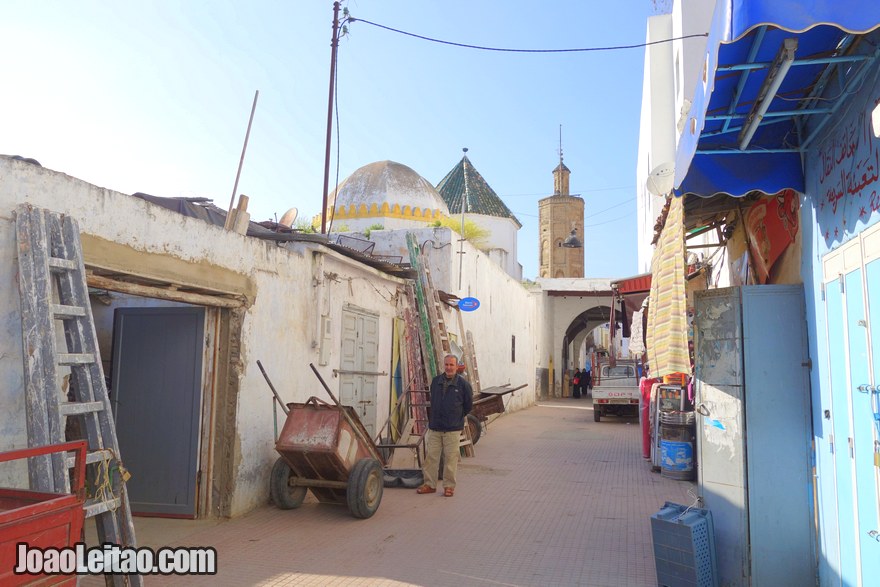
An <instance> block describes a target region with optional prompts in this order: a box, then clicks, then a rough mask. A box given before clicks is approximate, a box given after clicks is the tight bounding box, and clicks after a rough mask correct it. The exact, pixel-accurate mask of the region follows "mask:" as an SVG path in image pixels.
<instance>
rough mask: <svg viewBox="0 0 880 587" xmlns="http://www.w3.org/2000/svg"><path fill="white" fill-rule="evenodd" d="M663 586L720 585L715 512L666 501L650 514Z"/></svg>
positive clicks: (658, 576)
mask: <svg viewBox="0 0 880 587" xmlns="http://www.w3.org/2000/svg"><path fill="white" fill-rule="evenodd" d="M651 538H652V539H653V541H654V563H655V566H656V567H657V585H659V586H660V587H688V586H691V585H693V586H694V587H717V586H718V580H717V575H718V574H717V572H716V566H715V535H714V529H713V527H712V512H710V511H709V510H704V509H699V508H687V507H685V506H683V505H679V504H677V503H671V502H668V501H667V502H666V503H665V504H664V505H663V507H662V508H660V511H659V512H657V513H656V514H654V515H653V516H651Z"/></svg>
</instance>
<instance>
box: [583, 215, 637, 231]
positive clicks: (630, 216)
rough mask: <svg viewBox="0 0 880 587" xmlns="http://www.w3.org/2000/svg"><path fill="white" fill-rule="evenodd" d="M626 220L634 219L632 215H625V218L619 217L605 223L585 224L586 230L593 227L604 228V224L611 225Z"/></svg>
mask: <svg viewBox="0 0 880 587" xmlns="http://www.w3.org/2000/svg"><path fill="white" fill-rule="evenodd" d="M624 218H632V215H631V214H625V215H623V216H618V217H617V218H612V219H611V220H606V221H605V222H596V223H595V224H584V228H591V227H593V226H602V225H603V224H611V223H612V222H617V221H618V220H623V219H624Z"/></svg>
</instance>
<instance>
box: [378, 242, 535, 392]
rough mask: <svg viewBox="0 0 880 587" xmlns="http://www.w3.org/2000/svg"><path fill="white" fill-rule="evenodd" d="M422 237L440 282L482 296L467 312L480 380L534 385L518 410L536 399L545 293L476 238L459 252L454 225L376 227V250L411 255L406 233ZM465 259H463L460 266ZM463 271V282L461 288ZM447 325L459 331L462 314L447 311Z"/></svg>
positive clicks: (461, 292) (449, 290)
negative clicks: (510, 269) (525, 284)
mask: <svg viewBox="0 0 880 587" xmlns="http://www.w3.org/2000/svg"><path fill="white" fill-rule="evenodd" d="M407 232H411V233H412V234H413V235H414V236H415V237H416V242H418V243H419V246H420V247H421V249H422V251H423V252H424V254H425V256H426V258H427V260H428V266H429V268H430V270H431V277H432V280H433V282H434V287H435V288H437V289H439V290H442V291H445V292H447V293H451V294H454V295H457V296H459V297H468V296H471V297H476V298H477V299H479V300H480V304H481V305H480V308H479V309H478V310H476V311H474V312H463V313H462V323H463V324H464V328H465V330H470V331H472V332H473V336H474V346H475V347H476V352H477V365H478V367H479V371H480V381H481V382H482V384H483V385H484V386H492V385H502V384H505V383H510V384H511V385H513V386H517V385H520V384H523V383H527V384H528V385H529V387H528V388H526V389H523V390H521V391H518V392H516V393H515V394H514V398H513V399H512V400H511V403H510V404H509V406H508V407H509V409H512V410H516V409H520V408H522V407H525V406H528V405H531V404H532V403H534V401H535V397H536V395H535V373H536V368H537V364H536V357H537V355H536V351H537V348H538V344H539V343H538V341H539V338H540V335H541V326H540V319H539V311H538V302H539V300H540V296H537V295H535V294H532V293H531V292H529V291H528V290H527V289H526V288H525V287H523V285H522V284H521V283H520V281H519V280H518V279H514V278H513V277H511V276H510V275H509V274H508V273H507V272H506V271H505V270H504V269H503V268H502V267H500V266H499V265H498V264H497V263H495V262H494V261H492V259H490V258H489V257H488V256H487V255H486V254H485V253H483V252H481V251H479V250H478V249H476V248H475V247H473V246H471V245H470V243H467V242H466V243H464V248H463V250H464V255H460V254H459V247H460V243H459V240H458V235H457V234H456V233H454V232H453V231H451V230H450V229H448V228H423V229H420V230H412V231H373V232H371V233H370V239H371V240H373V241H374V242H375V243H376V247H375V250H374V253H377V254H383V255H400V256H402V257H403V258H404V260H405V261H408V260H409V253H408V251H407V248H406V240H405V239H406V233H407ZM459 259H461V260H462V261H461V264H460V265H459ZM459 275H461V287H459ZM445 321H446V326H447V328H448V329H449V331H450V332H452V333H454V334H456V335H458V336H459V337H460V338H459V340H462V337H461V333H460V332H459V330H460V329H459V326H458V317H457V316H456V314H455V312H454V311H453V310H451V309H450V310H449V311H447V312H446V316H445ZM511 336H514V337H516V353H515V361H513V362H511Z"/></svg>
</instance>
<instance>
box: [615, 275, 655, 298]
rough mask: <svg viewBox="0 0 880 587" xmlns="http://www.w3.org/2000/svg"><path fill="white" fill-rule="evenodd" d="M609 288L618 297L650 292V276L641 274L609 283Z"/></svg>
mask: <svg viewBox="0 0 880 587" xmlns="http://www.w3.org/2000/svg"><path fill="white" fill-rule="evenodd" d="M611 287H612V288H614V289H616V290H617V293H619V294H620V295H627V294H635V293H643V292H647V291H650V290H651V274H650V273H642V274H641V275H635V276H633V277H627V278H626V279H618V280H616V281H612V282H611Z"/></svg>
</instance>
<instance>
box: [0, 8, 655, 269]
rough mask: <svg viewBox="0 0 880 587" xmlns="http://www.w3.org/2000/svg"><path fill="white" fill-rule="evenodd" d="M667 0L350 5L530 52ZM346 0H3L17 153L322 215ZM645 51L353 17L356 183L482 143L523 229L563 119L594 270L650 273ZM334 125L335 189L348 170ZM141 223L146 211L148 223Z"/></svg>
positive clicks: (118, 179) (527, 261) (529, 264)
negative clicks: (641, 151) (378, 166)
mask: <svg viewBox="0 0 880 587" xmlns="http://www.w3.org/2000/svg"><path fill="white" fill-rule="evenodd" d="M655 3H656V2H652V1H651V0H618V1H616V2H587V1H578V2H570V1H569V2H561V1H556V0H554V1H547V2H535V1H527V0H505V1H489V0H483V1H474V0H442V1H440V0H437V1H419V2H413V1H412V0H406V1H404V0H349V1H347V2H344V3H343V6H347V7H348V9H349V11H350V12H351V15H352V16H354V17H355V18H363V19H366V20H370V21H373V22H377V23H381V24H384V25H387V26H390V27H393V28H398V29H403V30H406V31H410V32H413V33H417V34H420V35H424V36H428V37H435V38H441V39H446V40H450V41H454V42H460V43H467V44H475V45H484V46H493V47H512V48H529V49H554V48H581V47H603V46H618V45H631V44H638V43H642V42H644V39H645V30H646V19H647V17H648V16H650V15H652V14H654V13H655V11H656V8H655ZM331 20H332V2H330V1H329V0H308V1H301V2H283V1H275V2H269V1H260V0H256V1H253V2H232V1H225V0H223V1H207V0H191V1H180V2H170V1H164V0H155V1H152V0H151V1H149V2H110V1H104V2H96V1H79V2H67V1H48V0H42V1H33V2H26V1H9V2H4V3H3V4H2V6H0V48H2V50H3V54H4V55H5V57H4V59H3V60H2V65H0V74H2V75H0V79H2V80H3V91H2V92H0V153H4V154H8V155H22V156H26V157H33V158H35V159H37V160H39V161H40V162H41V163H42V164H43V165H44V166H45V167H48V168H50V169H55V170H58V171H62V172H64V173H67V174H69V175H72V176H74V177H78V178H81V179H83V180H86V181H88V182H90V183H93V184H96V185H99V186H103V187H107V188H111V189H114V190H118V191H121V192H124V193H133V192H146V193H150V194H153V195H157V196H188V197H195V196H198V197H207V198H212V199H213V200H214V202H215V203H216V204H217V205H219V206H221V207H224V208H225V207H227V206H228V204H229V200H230V196H231V194H232V186H233V183H234V180H235V173H236V168H237V166H238V162H239V157H240V155H241V148H242V143H243V140H244V135H245V130H246V127H247V120H248V115H249V114H250V108H251V104H252V101H253V97H254V91H255V90H259V91H260V97H259V102H258V105H257V110H256V115H255V117H254V123H253V129H252V131H251V135H250V142H249V145H248V151H247V156H246V158H245V162H244V167H243V170H242V175H241V180H240V183H239V189H238V191H239V193H244V194H247V195H248V196H249V197H250V209H249V211H250V212H251V214H252V218H253V219H254V220H265V219H269V218H273V217H274V216H275V215H276V214H277V216H278V217H280V216H281V215H282V214H283V213H284V212H285V211H286V210H287V209H288V208H291V207H294V206H295V207H297V208H298V209H299V211H300V218H306V217H308V218H311V217H312V216H313V215H314V214H317V213H318V212H319V211H320V207H321V192H322V187H323V170H324V141H325V133H326V116H327V91H328V80H329V61H330V24H331ZM643 58H644V49H628V50H621V51H608V52H590V53H564V54H560V53H557V54H550V53H548V54H512V53H494V52H484V51H476V50H472V49H464V48H458V47H451V46H445V45H439V44H435V43H430V42H426V41H423V40H418V39H414V38H411V37H406V36H402V35H399V34H396V33H392V32H388V31H384V30H381V29H378V28H376V27H373V26H370V25H368V24H365V23H358V22H355V23H353V24H351V25H349V34H348V36H347V37H345V38H343V39H342V40H341V42H340V48H339V65H338V69H339V71H338V109H339V128H338V130H339V139H340V140H339V179H340V181H341V180H342V179H344V178H345V177H347V176H348V175H349V174H350V173H351V172H353V171H354V170H355V169H357V168H358V167H361V166H363V165H366V164H368V163H371V162H373V161H380V160H385V159H391V160H393V161H398V162H400V163H403V164H405V165H408V166H410V167H412V168H413V169H415V170H416V171H417V172H418V173H420V174H421V175H422V176H424V177H425V178H426V179H428V180H429V181H430V182H431V183H434V184H436V183H437V182H438V181H439V180H440V179H442V178H443V176H444V175H445V174H446V173H447V172H448V171H449V170H450V169H451V168H452V167H453V166H454V165H455V164H456V163H457V162H458V161H459V160H460V158H461V155H462V152H461V148H462V147H468V148H469V149H470V150H469V152H468V157H469V158H470V160H471V161H472V163H473V164H474V166H475V167H476V168H477V170H479V171H480V173H481V174H482V175H483V177H484V178H485V179H486V180H487V181H488V182H489V184H490V185H491V186H492V187H493V188H494V189H495V191H496V192H497V193H498V194H499V195H500V196H501V197H502V199H504V201H505V202H506V203H507V205H508V207H510V209H511V210H513V211H514V213H515V214H516V215H517V217H518V218H519V219H520V221H521V222H522V223H523V228H522V230H521V231H520V233H519V257H520V262H521V263H522V265H523V276H524V277H527V278H534V277H535V276H536V274H537V256H538V244H537V222H538V207H537V202H538V200H539V199H541V198H542V197H546V196H548V195H550V194H551V193H552V190H553V178H552V174H551V172H552V170H553V168H554V167H556V165H557V164H558V162H559V156H558V138H559V137H558V132H559V125H560V124H562V126H563V130H562V134H563V151H564V156H565V164H566V165H567V166H568V167H569V169H571V171H572V175H571V190H572V193H575V194H580V195H582V196H583V197H584V199H585V201H586V219H585V223H586V230H585V232H586V234H585V236H584V240H585V245H586V246H585V257H586V260H585V271H586V276H587V277H626V276H629V275H632V274H634V273H635V272H636V250H635V249H636V244H635V243H636V223H635V209H636V208H635V194H636V191H635V172H636V169H635V167H636V155H637V153H636V151H637V145H638V128H639V112H640V104H641V93H642V70H643ZM335 137H336V128H335V125H334V145H333V156H332V160H331V190H332V188H333V183H334V182H335V179H336V144H335ZM132 229H133V230H136V229H137V226H136V225H132Z"/></svg>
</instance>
